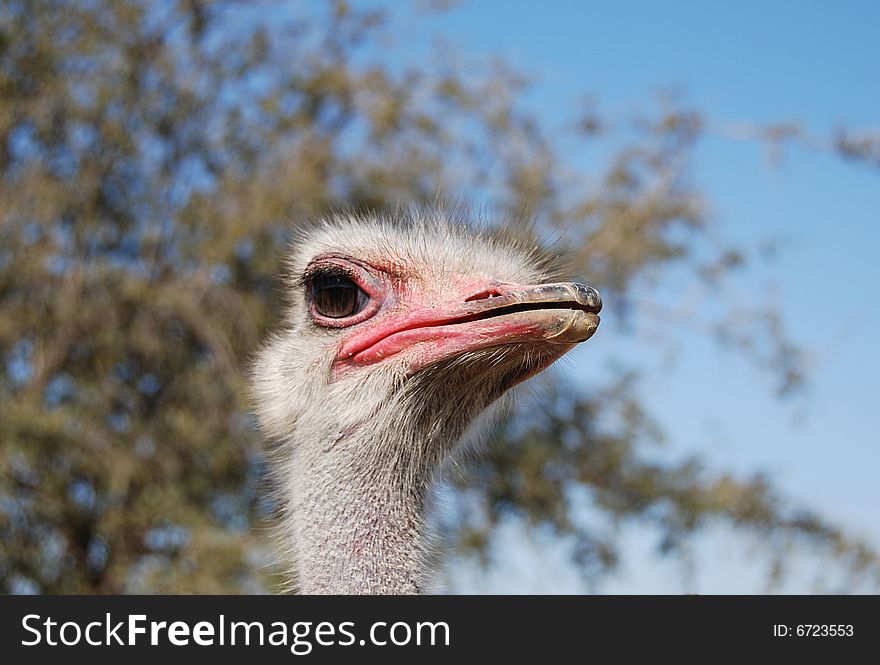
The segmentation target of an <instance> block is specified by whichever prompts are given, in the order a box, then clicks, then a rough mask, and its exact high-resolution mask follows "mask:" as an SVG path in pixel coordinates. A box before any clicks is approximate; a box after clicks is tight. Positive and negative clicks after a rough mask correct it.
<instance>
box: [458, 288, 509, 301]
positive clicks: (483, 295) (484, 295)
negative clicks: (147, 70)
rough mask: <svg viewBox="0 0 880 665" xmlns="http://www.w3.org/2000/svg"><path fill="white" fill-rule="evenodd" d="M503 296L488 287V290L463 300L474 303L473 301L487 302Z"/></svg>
mask: <svg viewBox="0 0 880 665" xmlns="http://www.w3.org/2000/svg"><path fill="white" fill-rule="evenodd" d="M502 295H504V294H503V293H501V291H500V290H498V289H496V288H495V287H490V288H488V289H483V290H482V291H479V292H477V293H475V294H473V295H470V296H468V297H467V298H465V299H464V301H465V302H474V301H475V300H488V299H489V298H498V297H499V296H502Z"/></svg>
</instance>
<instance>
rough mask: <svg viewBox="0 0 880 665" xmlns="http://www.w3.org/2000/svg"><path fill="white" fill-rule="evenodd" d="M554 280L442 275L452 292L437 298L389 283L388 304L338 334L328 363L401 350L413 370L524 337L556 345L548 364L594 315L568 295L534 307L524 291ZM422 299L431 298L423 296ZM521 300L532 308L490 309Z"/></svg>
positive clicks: (357, 361)
mask: <svg viewBox="0 0 880 665" xmlns="http://www.w3.org/2000/svg"><path fill="white" fill-rule="evenodd" d="M398 286H400V285H398ZM554 287H555V285H543V286H542V285H537V286H530V285H519V284H510V283H501V282H497V281H493V280H488V279H477V280H475V279H474V278H472V277H471V278H464V277H460V278H457V279H454V282H453V283H450V290H451V291H453V292H454V293H455V294H457V295H456V296H453V297H449V298H448V299H444V301H441V302H438V301H437V298H436V296H434V297H432V298H428V297H425V296H423V295H422V294H420V293H417V292H412V291H410V292H408V293H404V292H400V291H398V289H394V290H395V291H396V293H395V297H394V299H393V300H392V301H390V303H389V304H390V307H388V308H387V309H385V308H380V309H379V311H378V313H377V314H376V315H375V316H374V317H372V320H368V321H364V322H363V323H361V324H360V325H358V326H357V329H356V330H353V331H352V334H351V335H350V336H348V337H347V338H346V339H345V341H344V342H343V343H342V345H341V346H340V348H339V351H338V354H337V358H336V361H335V363H334V369H335V370H336V372H345V371H347V370H349V369H353V368H354V367H357V366H364V365H370V364H374V363H378V362H382V361H384V360H385V359H387V358H389V357H397V356H400V355H401V354H405V356H406V359H405V361H406V362H407V363H408V366H409V368H410V369H411V370H412V371H415V370H418V369H420V368H422V367H425V366H427V365H430V364H432V363H435V362H437V361H439V360H443V359H445V358H450V357H452V356H455V355H458V354H460V353H464V352H467V351H474V350H477V349H485V348H490V347H496V346H503V345H508V344H516V343H529V342H544V343H545V344H547V345H549V344H552V345H554V346H555V347H558V348H554V351H558V353H553V354H552V357H551V358H548V364H549V363H550V362H552V361H553V360H555V358H556V357H559V356H562V355H563V354H564V353H566V352H567V351H568V350H569V349H571V347H572V346H573V345H574V344H575V343H577V342H579V341H583V340H584V339H586V338H587V337H589V336H590V335H591V334H592V332H593V331H594V330H595V327H596V325H598V317H596V315H595V314H594V313H590V312H587V311H585V310H584V309H577V307H578V304H577V303H575V302H572V303H571V305H572V308H571V309H569V308H565V307H564V306H561V305H563V303H564V302H565V301H560V300H559V299H558V298H557V299H556V300H555V301H554V303H553V304H555V305H557V306H561V307H558V308H549V307H550V303H546V304H547V305H548V309H540V307H541V306H542V303H541V302H540V300H534V299H532V298H533V296H534V294H535V292H536V289H542V288H554ZM555 288H561V287H555ZM429 299H430V300H433V302H430V303H429V302H427V301H428V300H429ZM522 304H528V305H529V306H534V307H537V309H529V310H526V311H512V312H508V313H499V312H498V309H499V307H510V306H515V305H522ZM383 309H385V311H383ZM524 378H525V377H524Z"/></svg>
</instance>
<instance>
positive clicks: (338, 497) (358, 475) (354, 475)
mask: <svg viewBox="0 0 880 665" xmlns="http://www.w3.org/2000/svg"><path fill="white" fill-rule="evenodd" d="M373 438H379V437H378V436H377V435H376V434H374V435H373ZM383 443H384V445H385V446H387V445H388V443H389V442H388V441H387V440H385V441H384V442H383ZM365 448H367V449H369V446H364V441H363V440H361V441H356V442H355V441H351V440H344V439H343V440H337V441H333V442H330V443H327V444H325V445H321V446H317V447H315V448H310V447H307V446H298V447H297V449H296V450H295V451H294V452H293V457H292V459H291V473H290V474H289V476H288V478H289V486H288V491H289V499H290V502H289V511H290V514H289V515H288V518H289V519H288V521H289V525H290V534H289V535H290V543H291V546H292V548H293V560H294V566H295V573H296V578H297V580H298V583H299V589H300V591H301V592H302V593H308V594H315V593H335V594H413V593H419V592H420V590H421V587H422V578H423V574H424V573H423V547H422V537H423V521H422V511H423V508H424V503H425V497H426V493H427V486H428V480H427V478H423V479H420V480H416V479H415V478H414V477H413V474H411V473H404V474H401V473H381V474H380V473H377V471H376V468H377V467H378V468H381V465H376V464H375V463H373V462H372V461H371V460H370V459H369V456H365V455H364V454H363V452H362V451H363V450H364V449H365Z"/></svg>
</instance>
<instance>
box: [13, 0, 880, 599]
mask: <svg viewBox="0 0 880 665" xmlns="http://www.w3.org/2000/svg"><path fill="white" fill-rule="evenodd" d="M289 11H290V10H289V8H288V7H286V6H284V5H283V3H282V4H278V5H273V4H272V3H244V2H235V1H233V0H225V1H221V0H217V1H215V2H207V1H204V0H187V1H184V0H180V1H179V2H177V3H171V2H168V3H149V2H143V1H140V0H113V1H111V0H90V1H88V2H73V1H66V0H8V1H7V2H5V3H4V4H3V6H2V7H0V238H2V244H0V359H2V365H0V450H2V454H0V472H2V473H0V587H2V588H3V589H4V590H6V591H22V590H38V591H42V592H50V593H55V592H66V593H81V592H104V593H120V592H242V591H254V590H260V589H265V588H271V585H272V583H273V580H272V578H271V567H267V566H266V565H265V563H266V561H267V554H266V550H267V549H268V542H267V541H268V539H267V538H266V537H265V529H264V528H263V527H264V526H265V524H266V522H267V521H268V520H269V519H270V518H271V515H272V513H273V510H274V508H273V505H272V503H271V500H270V498H269V495H268V493H267V492H266V488H265V487H264V484H263V478H264V464H265V462H264V457H263V449H262V445H261V443H260V441H259V439H258V436H257V435H256V433H255V431H254V426H253V421H252V418H251V417H250V416H249V415H248V399H247V395H246V392H245V389H244V386H245V375H246V372H247V368H248V363H249V358H250V354H251V353H252V352H253V351H254V350H255V348H256V346H257V344H258V343H259V340H260V338H261V336H262V334H263V333H264V331H265V330H266V329H267V328H268V327H269V326H270V325H271V323H272V317H273V316H274V315H275V314H276V313H277V312H278V311H279V309H280V307H279V299H280V293H279V290H278V288H277V282H276V281H275V277H274V276H275V275H276V273H277V272H278V266H279V261H280V256H281V252H282V250H283V248H284V243H285V242H286V240H287V238H288V237H289V231H290V228H291V226H292V225H294V224H296V223H297V222H299V221H302V220H305V219H308V218H311V217H313V216H315V215H319V214H321V213H323V212H326V211H327V210H329V209H332V208H335V207H339V206H349V207H366V208H378V207H384V206H393V205H395V204H398V203H400V202H412V201H415V202H422V203H430V202H431V201H433V200H434V199H435V197H436V196H437V194H438V191H441V190H446V191H452V192H462V193H464V194H465V195H468V196H479V197H480V198H491V199H492V200H494V201H495V202H496V203H497V207H498V210H499V212H500V213H509V214H513V215H523V216H527V217H535V218H536V219H537V228H538V229H540V230H541V231H542V232H543V233H546V234H548V235H554V234H556V235H562V236H563V237H564V239H565V240H564V244H567V245H568V246H569V249H570V250H571V253H572V269H573V271H574V272H575V273H576V274H579V275H581V276H583V277H585V278H587V279H589V280H590V282H591V283H593V284H595V285H596V286H598V287H599V288H600V289H602V290H603V292H604V293H605V294H606V295H607V296H610V297H609V301H610V302H612V303H616V304H617V307H619V308H620V309H622V310H623V309H625V308H626V307H627V306H638V303H635V304H634V302H633V298H632V295H633V293H632V292H633V288H632V285H633V283H634V282H635V280H638V279H645V278H651V277H654V276H656V275H658V274H662V271H663V270H665V269H666V267H668V266H673V265H679V264H684V263H688V262H690V264H691V265H692V267H695V268H696V271H695V274H696V275H697V276H698V278H699V279H701V280H704V281H705V282H706V283H711V282H714V281H717V280H720V279H723V278H724V276H725V275H726V274H727V273H729V272H730V271H731V270H734V269H736V268H737V267H739V266H740V265H741V264H742V263H743V260H744V259H743V257H742V256H741V254H740V253H739V252H738V250H736V249H735V248H729V247H723V248H721V250H720V251H718V252H717V254H718V258H715V259H709V260H704V258H705V256H706V255H707V253H706V247H705V246H702V245H701V243H703V242H704V236H705V234H704V230H705V228H706V226H707V220H706V218H705V215H704V206H703V204H702V202H701V198H700V196H699V193H698V192H696V191H694V190H693V188H692V187H691V186H690V185H689V183H688V181H687V165H688V157H689V153H690V150H691V149H692V147H693V145H694V144H695V142H696V141H698V140H699V138H700V136H701V132H702V126H703V123H702V121H701V118H700V117H699V115H698V114H696V113H694V112H692V111H689V110H687V109H680V108H677V107H666V108H662V109H661V110H660V112H659V114H658V115H657V117H654V118H652V119H647V120H644V121H642V122H640V123H637V127H636V130H635V134H634V138H633V139H632V143H631V144H630V145H625V146H623V147H622V148H621V149H620V151H619V153H618V154H617V156H616V157H615V158H614V159H613V160H612V161H611V163H610V165H609V166H608V168H607V170H606V171H605V172H604V173H602V174H600V175H598V176H597V177H595V178H592V179H590V180H589V181H588V180H587V179H586V176H584V174H579V173H573V172H570V171H568V170H566V169H565V167H564V162H563V160H561V159H560V158H559V155H558V143H557V139H555V138H554V139H553V140H551V139H550V138H549V137H548V136H547V135H546V133H545V132H544V131H543V130H542V128H541V125H540V123H539V122H538V120H537V119H535V118H533V117H531V116H530V115H528V114H527V113H524V112H523V111H522V110H521V109H520V107H519V105H518V101H517V100H518V99H519V95H520V93H521V92H522V90H523V88H524V86H525V85H526V84H525V82H524V81H522V80H521V79H520V77H518V76H517V75H516V74H515V73H514V72H510V71H508V70H507V69H505V68H504V67H503V66H501V65H496V66H493V67H489V68H482V69H477V70H473V69H471V68H468V67H464V66H460V65H457V64H456V61H454V60H452V59H450V60H445V61H444V62H443V63H441V64H440V65H436V66H424V67H410V68H408V69H405V70H402V71H399V70H398V69H397V68H395V67H392V66H391V65H390V64H389V63H387V62H384V61H382V59H381V57H378V56H377V55H376V54H377V52H378V53H379V54H380V55H381V49H377V48H376V44H377V43H379V41H378V40H380V39H382V38H384V36H385V33H384V31H385V30H386V27H385V22H384V17H383V16H382V15H381V14H379V13H375V12H370V11H362V10H359V9H355V8H353V7H351V6H349V5H348V4H347V3H344V2H337V3H335V4H330V5H327V6H326V8H322V9H319V10H316V11H315V12H314V13H313V14H311V15H303V16H291V15H290V13H289ZM475 71H476V72H477V73H475ZM605 126H606V123H605V121H604V120H603V119H601V118H598V117H596V116H595V115H593V114H587V115H586V116H585V117H584V119H583V122H581V123H579V124H578V126H577V127H576V128H575V129H574V130H573V131H574V134H575V136H574V139H576V140H581V141H584V142H585V143H589V142H590V141H593V140H596V137H597V136H600V135H601V134H602V133H603V131H604V128H605ZM775 136H776V135H775V134H774V137H775ZM759 138H760V137H759ZM785 138H791V139H797V134H789V135H786V137H785ZM869 138H870V137H857V136H851V135H846V136H844V135H841V137H840V138H839V141H838V143H839V146H840V149H841V150H843V151H844V152H845V154H846V155H848V156H849V157H851V158H852V159H863V160H864V159H870V154H869V153H870V150H871V146H872V145H873V144H871V142H870V140H869ZM574 139H573V140H574ZM774 140H776V139H775V138H774ZM588 182H589V183H590V184H591V185H592V186H586V185H587V183H588ZM441 183H442V187H441ZM562 229H564V233H562V231H561V230H562ZM700 247H702V249H699V248H700ZM698 250H699V251H698ZM759 332H761V339H762V340H763V343H764V346H762V347H761V348H764V347H766V346H767V340H770V342H769V349H770V351H769V352H768V353H769V361H770V362H771V363H775V364H776V365H777V366H778V367H779V368H780V370H781V372H782V373H783V374H784V376H783V382H784V385H786V386H788V387H789V388H793V387H796V386H797V385H798V383H799V381H800V378H801V376H800V370H799V367H798V364H797V359H798V357H797V353H796V349H793V348H792V347H791V346H790V345H789V344H788V343H787V342H786V341H785V340H784V336H783V335H782V334H781V330H780V329H778V326H776V327H775V328H774V327H768V328H767V329H766V330H763V331H759ZM730 334H732V333H730ZM736 334H737V335H738V336H737V337H736V338H735V340H734V341H735V342H736V343H737V344H738V345H739V346H741V347H743V348H745V350H746V351H748V350H749V349H750V348H752V347H753V346H754V345H755V344H756V343H757V342H755V341H754V339H753V338H752V337H751V332H750V331H746V332H744V333H741V332H738V331H737V333H736ZM750 345H751V346H750ZM774 349H775V350H776V351H774ZM777 351H778V353H777ZM762 360H765V361H766V360H768V359H767V358H762ZM627 386H628V384H627V383H626V382H622V383H620V384H616V385H614V386H610V387H608V388H607V389H605V390H597V391H596V392H595V393H593V394H590V395H579V394H565V393H564V392H562V391H559V392H555V393H551V394H550V395H549V396H548V399H550V400H551V403H552V405H553V407H552V408H551V409H550V410H549V411H547V412H546V414H545V415H544V416H542V417H540V418H536V419H532V418H525V419H523V418H520V419H512V420H511V421H510V422H509V423H507V424H506V426H505V428H504V429H503V431H502V433H501V434H499V436H500V437H502V438H503V439H504V441H505V445H503V446H502V445H494V446H493V447H492V448H491V454H490V455H489V456H488V457H487V458H485V459H484V460H483V461H482V462H481V463H479V464H478V465H477V466H476V467H475V470H474V472H473V475H472V476H471V477H470V480H469V482H468V486H469V487H470V488H471V489H470V492H471V493H473V492H476V493H477V495H478V497H479V500H480V501H481V502H482V504H483V505H484V506H485V510H486V511H487V512H488V513H489V514H490V515H492V516H493V519H497V517H498V515H501V514H503V513H505V512H510V511H513V512H514V513H516V514H522V515H525V516H527V517H528V518H529V519H530V520H531V521H532V522H534V523H544V524H548V525H550V526H551V527H552V528H553V529H556V530H558V531H560V532H567V533H576V534H577V535H578V537H579V539H580V540H579V542H580V543H581V547H580V551H581V552H582V555H581V556H580V559H581V563H583V564H584V567H585V571H587V572H592V573H596V574H601V572H603V571H605V570H607V569H609V568H610V567H612V566H613V565H614V563H615V562H616V560H617V557H618V553H617V551H616V546H615V543H614V541H613V539H602V538H600V537H598V536H597V534H594V533H591V532H589V531H588V530H586V529H584V528H583V527H582V526H579V525H578V524H577V523H576V522H575V521H574V520H572V519H571V515H570V512H571V506H570V503H569V502H568V501H567V498H566V497H568V496H569V494H570V489H571V487H573V486H580V487H587V488H589V489H590V492H591V496H592V497H593V499H594V501H595V504H596V505H597V506H598V507H599V508H600V509H601V510H603V511H606V512H607V513H608V514H610V515H612V516H614V517H615V518H619V519H630V518H632V519H640V520H646V521H648V522H649V523H652V524H655V525H657V526H658V527H659V528H660V530H661V533H662V538H661V541H662V546H663V548H664V549H666V550H668V551H669V552H672V553H674V552H675V551H676V548H677V546H678V544H679V543H680V542H681V541H682V540H683V539H686V538H687V537H688V536H689V535H690V534H692V533H695V532H696V531H697V530H698V529H699V528H700V527H701V526H702V525H703V524H704V523H705V522H706V521H707V520H712V519H723V520H726V521H727V522H729V523H732V524H734V525H736V526H741V527H746V528H748V529H753V530H760V531H762V532H767V533H769V534H772V535H774V537H775V536H779V537H781V538H789V539H790V538H801V537H804V538H806V539H807V540H808V541H809V543H810V544H812V545H818V546H820V547H822V548H825V550H826V551H829V552H830V553H831V554H832V555H833V556H840V557H844V558H846V557H849V558H848V559H847V560H848V561H849V562H850V563H851V564H852V565H851V568H852V569H853V570H854V571H856V572H859V573H862V572H864V571H870V570H873V571H876V569H877V560H876V555H875V554H874V553H873V552H871V551H870V550H868V549H867V548H865V547H864V546H862V545H859V544H857V543H852V542H851V541H849V540H847V538H846V537H845V536H844V535H843V534H842V533H841V532H840V531H838V530H836V529H834V528H833V527H831V526H828V525H825V524H823V523H822V522H821V521H820V520H818V519H816V518H815V517H813V516H812V515H808V514H806V513H797V514H794V513H791V512H790V511H789V512H786V510H784V509H783V506H782V502H781V501H780V499H779V498H778V497H777V495H776V494H775V493H774V492H773V490H772V488H771V487H770V485H768V483H767V481H766V480H765V479H763V478H761V477H756V478H753V479H746V480H736V479H734V478H731V477H728V476H726V475H721V476H713V475H712V474H710V473H708V472H707V471H705V470H704V468H703V465H702V464H701V463H700V461H699V460H688V461H686V462H683V463H682V462H672V463H660V462H657V463H651V462H648V461H647V458H646V457H645V455H646V447H647V444H648V443H649V442H650V441H651V440H653V439H654V438H656V437H657V433H656V432H655V431H654V428H653V426H652V425H650V423H649V422H648V419H647V417H646V416H645V414H644V413H643V412H642V410H641V409H640V407H639V404H638V402H637V401H635V400H634V398H633V397H632V396H631V393H630V392H629V391H628V389H627ZM608 414H617V415H616V416H613V415H608ZM792 515H794V516H792ZM486 528H487V527H486V525H481V526H480V525H477V526H475V525H474V524H472V523H469V522H468V521H467V520H466V519H463V520H462V522H461V523H460V524H459V526H458V529H457V533H458V534H459V536H460V538H459V542H460V543H462V544H467V543H470V544H474V543H477V544H479V543H485V541H486V535H487V532H486Z"/></svg>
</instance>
